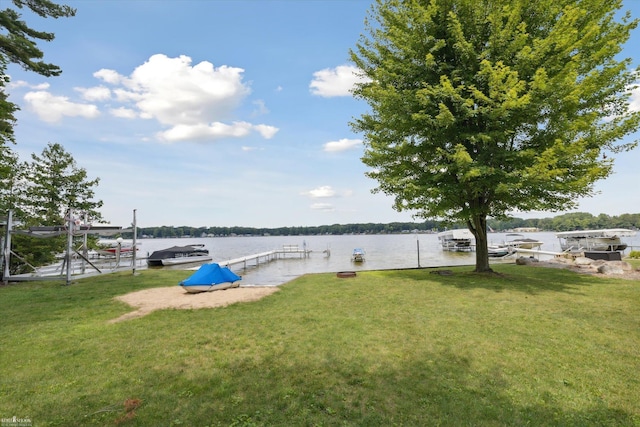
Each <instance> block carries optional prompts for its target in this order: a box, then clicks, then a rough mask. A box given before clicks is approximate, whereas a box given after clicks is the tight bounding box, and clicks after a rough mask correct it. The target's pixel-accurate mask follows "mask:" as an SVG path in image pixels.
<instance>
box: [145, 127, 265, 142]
mask: <svg viewBox="0 0 640 427" xmlns="http://www.w3.org/2000/svg"><path fill="white" fill-rule="evenodd" d="M251 129H252V125H251V123H247V122H234V123H233V124H231V125H227V124H225V123H221V122H214V123H210V124H206V123H200V124H193V125H188V124H179V125H176V126H174V127H172V128H171V129H169V130H166V131H163V132H159V133H158V138H159V139H160V140H162V141H167V142H174V141H205V140H211V139H217V138H224V137H242V136H246V135H248V134H249V133H250V132H251Z"/></svg>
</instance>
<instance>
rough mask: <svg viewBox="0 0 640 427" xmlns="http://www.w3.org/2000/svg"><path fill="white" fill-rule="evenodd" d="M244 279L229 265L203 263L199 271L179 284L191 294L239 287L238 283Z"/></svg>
mask: <svg viewBox="0 0 640 427" xmlns="http://www.w3.org/2000/svg"><path fill="white" fill-rule="evenodd" d="M239 280H242V277H240V276H238V275H237V274H236V273H234V272H233V271H231V270H229V268H228V267H220V265H219V264H216V263H211V264H203V265H202V266H200V268H199V269H198V271H196V272H195V273H193V274H192V275H191V276H190V277H189V278H188V279H185V280H183V281H182V282H180V283H179V284H178V286H182V287H183V288H184V290H185V291H187V292H188V293H190V294H195V293H198V292H210V291H217V290H221V289H228V288H237V287H238V286H240V284H239V283H237V282H238V281H239Z"/></svg>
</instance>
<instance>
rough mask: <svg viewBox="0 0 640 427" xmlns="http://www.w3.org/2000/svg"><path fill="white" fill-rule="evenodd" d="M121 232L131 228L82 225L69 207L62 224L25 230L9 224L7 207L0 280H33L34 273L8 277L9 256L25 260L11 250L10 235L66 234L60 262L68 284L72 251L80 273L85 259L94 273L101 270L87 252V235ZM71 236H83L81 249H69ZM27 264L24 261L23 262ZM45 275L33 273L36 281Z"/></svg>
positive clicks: (52, 235)
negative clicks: (65, 245) (0, 277)
mask: <svg viewBox="0 0 640 427" xmlns="http://www.w3.org/2000/svg"><path fill="white" fill-rule="evenodd" d="M133 226H134V230H135V210H134V223H133ZM123 231H131V230H123V229H122V227H120V226H113V225H105V224H95V225H94V224H83V223H82V221H80V220H79V219H76V218H74V216H73V209H69V212H68V213H67V216H66V218H65V225H63V226H44V227H29V229H28V230H21V229H15V228H14V224H13V212H12V211H11V210H10V211H9V212H8V213H7V220H6V235H5V238H4V242H3V244H2V254H1V255H2V256H1V257H0V268H1V272H2V281H3V283H5V284H7V283H8V282H9V281H25V280H34V276H22V275H19V276H12V275H11V271H10V268H9V267H10V265H11V262H10V261H11V256H12V255H13V256H15V257H18V258H19V259H21V260H22V261H24V262H26V261H25V260H24V259H23V258H21V257H20V256H19V255H18V254H16V253H15V252H13V251H12V249H11V236H12V235H14V234H20V235H26V236H31V237H36V238H50V237H55V236H62V235H66V236H67V247H66V250H65V254H64V261H63V264H62V269H63V270H66V284H67V285H69V284H70V283H71V270H72V265H71V264H72V254H73V253H75V254H77V255H78V256H79V257H80V258H81V259H82V261H83V264H82V272H83V273H84V271H85V262H86V263H87V264H89V265H90V266H91V267H92V268H94V269H95V270H96V271H97V272H98V273H102V271H100V269H99V268H98V267H97V266H96V265H95V264H93V263H92V262H91V261H90V260H89V258H88V254H87V236H88V235H89V234H97V235H114V234H120V233H122V232H123ZM133 235H134V238H133V245H134V251H133V257H134V259H133V264H132V265H133V272H134V274H135V252H136V251H135V246H136V239H135V235H136V233H135V231H134V233H133ZM74 236H83V239H84V240H83V244H82V248H83V249H84V250H83V252H84V253H81V252H79V251H77V250H75V249H74V248H73V238H74ZM118 255H119V254H118ZM118 258H119V256H117V257H116V267H117V265H118V262H119V259H118ZM27 264H28V263H27ZM28 265H29V266H30V267H31V268H32V269H34V270H35V267H33V266H32V265H30V264H28ZM47 278H48V277H45V276H37V277H35V279H36V280H43V279H47ZM51 279H58V280H59V279H60V276H55V277H51Z"/></svg>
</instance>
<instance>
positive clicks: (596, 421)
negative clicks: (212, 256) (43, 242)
mask: <svg viewBox="0 0 640 427" xmlns="http://www.w3.org/2000/svg"><path fill="white" fill-rule="evenodd" d="M283 356H286V355H283V354H278V355H275V354H271V355H267V357H266V358H265V359H261V360H256V359H253V358H238V359H237V360H232V361H230V362H228V364H226V365H225V366H217V367H216V368H215V369H211V370H202V371H199V372H197V373H196V375H195V376H193V375H189V376H188V377H187V376H185V375H183V373H182V372H181V371H176V370H171V371H165V372H158V371H155V370H154V372H153V373H152V375H153V378H149V379H148V381H149V382H152V383H156V384H157V386H156V387H155V389H154V390H148V391H147V395H146V396H145V407H144V408H142V410H141V411H140V417H141V418H140V421H141V422H142V424H141V425H152V424H153V425H160V424H164V425H167V424H168V423H170V422H173V421H179V423H181V424H184V425H346V426H356V425H358V426H359V425H367V426H388V425H450V426H458V425H494V426H511V425H550V426H551V425H554V426H555V425H562V426H576V427H578V426H580V427H582V426H590V425H593V426H595V425H616V426H633V425H636V424H634V422H635V421H637V418H636V417H635V416H634V415H633V414H629V413H626V412H624V411H621V410H619V409H616V408H610V407H608V406H607V403H606V402H604V401H601V400H600V401H597V399H594V401H596V403H592V404H591V405H590V407H589V408H588V409H578V410H572V409H570V408H571V407H572V406H573V407H576V406H577V407H580V405H573V404H574V403H575V402H571V403H569V404H567V402H566V401H565V400H564V398H565V397H566V396H567V395H571V391H570V390H568V391H566V392H565V390H563V389H567V388H568V387H570V386H568V385H565V384H563V383H561V382H558V384H557V386H556V388H557V389H550V390H544V391H542V392H541V393H540V394H539V395H538V396H535V397H533V396H526V397H525V398H522V396H518V394H517V393H514V392H513V389H514V384H509V379H508V376H507V375H506V374H504V373H503V372H501V370H500V368H499V367H493V368H491V369H489V370H488V372H478V371H475V370H474V369H473V368H472V366H471V365H472V363H471V361H470V360H468V359H467V358H465V357H461V356H458V355H455V354H452V353H447V352H444V353H440V354H438V353H422V354H418V355H414V357H413V358H411V359H409V360H406V361H405V362H404V363H394V364H393V365H389V364H383V365H379V364H377V363H376V361H375V360H363V359H361V358H358V357H357V356H356V357H352V358H337V357H335V356H334V355H332V354H322V350H319V354H316V355H315V357H312V358H310V360H309V363H308V364H304V365H300V364H289V363H288V359H287V358H286V357H283ZM294 359H296V360H299V359H298V358H297V357H294ZM158 378H162V383H158ZM517 386H518V385H515V388H517ZM525 388H526V386H525ZM518 400H520V401H522V400H524V402H525V403H519V402H518ZM159 402H161V404H159ZM170 402H175V406H174V405H170V406H167V403H170ZM527 402H535V403H527ZM582 403H584V402H582ZM584 406H585V405H582V407H584Z"/></svg>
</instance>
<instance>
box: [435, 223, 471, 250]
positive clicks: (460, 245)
mask: <svg viewBox="0 0 640 427" xmlns="http://www.w3.org/2000/svg"><path fill="white" fill-rule="evenodd" d="M438 240H440V244H441V245H442V250H445V251H454V252H468V251H473V250H475V237H474V236H473V234H472V233H471V231H469V230H467V229H466V228H460V229H455V230H447V231H443V232H441V233H438Z"/></svg>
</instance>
